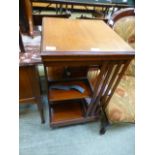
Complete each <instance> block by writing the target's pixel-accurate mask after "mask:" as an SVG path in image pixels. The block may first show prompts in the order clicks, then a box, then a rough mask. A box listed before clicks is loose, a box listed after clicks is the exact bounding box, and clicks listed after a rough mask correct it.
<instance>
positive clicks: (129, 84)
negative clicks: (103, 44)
mask: <svg viewBox="0 0 155 155" xmlns="http://www.w3.org/2000/svg"><path fill="white" fill-rule="evenodd" d="M109 24H110V26H111V27H112V29H113V30H114V31H115V32H116V33H117V34H118V35H120V36H121V37H122V38H123V39H124V40H125V41H126V42H127V43H128V44H129V45H130V46H131V47H132V48H134V47H135V10H134V9H133V8H128V9H122V10H120V11H118V12H116V13H114V15H113V16H112V17H111V20H110V21H109ZM103 110H104V111H105V113H106V117H107V121H108V122H109V123H134V122H135V60H134V59H133V60H132V61H131V63H130V64H129V66H128V68H127V70H126V72H125V74H124V75H123V77H122V79H121V81H120V84H119V85H118V87H117V88H116V90H115V93H114V95H113V97H112V98H111V101H110V103H109V104H108V105H107V106H106V107H105V106H104V107H103ZM102 132H103V133H104V132H105V123H103V126H102V129H101V133H102Z"/></svg>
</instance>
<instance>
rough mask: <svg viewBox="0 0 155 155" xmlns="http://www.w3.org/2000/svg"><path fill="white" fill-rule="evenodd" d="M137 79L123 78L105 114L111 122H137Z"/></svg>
mask: <svg viewBox="0 0 155 155" xmlns="http://www.w3.org/2000/svg"><path fill="white" fill-rule="evenodd" d="M134 90H135V78H134V77H132V76H126V75H125V76H123V78H122V79H121V82H120V83H119V85H118V87H117V88H116V90H115V93H114V95H113V96H112V98H111V100H110V103H109V104H108V105H107V107H106V109H105V112H106V115H107V117H108V120H109V122H111V123H112V122H134V121H135V91H134Z"/></svg>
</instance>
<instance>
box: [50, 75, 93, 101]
mask: <svg viewBox="0 0 155 155" xmlns="http://www.w3.org/2000/svg"><path fill="white" fill-rule="evenodd" d="M75 85H76V86H80V87H81V88H83V89H84V92H83V93H82V92H79V91H77V90H75V89H70V90H62V89H50V86H75ZM92 93H93V90H92V87H91V85H90V83H89V81H88V79H86V78H84V79H75V80H63V81H51V82H49V90H48V96H49V101H63V100H73V99H83V98H87V97H91V96H92Z"/></svg>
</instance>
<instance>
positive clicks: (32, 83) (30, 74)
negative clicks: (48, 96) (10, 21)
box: [19, 32, 45, 123]
mask: <svg viewBox="0 0 155 155" xmlns="http://www.w3.org/2000/svg"><path fill="white" fill-rule="evenodd" d="M19 46H20V52H19V103H20V104H29V103H31V104H37V106H38V110H39V112H40V117H41V122H42V123H44V122H45V118H44V114H43V103H42V97H41V89H40V81H39V74H38V69H37V65H38V64H40V63H41V58H40V55H39V54H40V51H38V50H36V48H33V45H32V46H29V48H25V47H24V43H23V40H22V36H21V33H20V32H19Z"/></svg>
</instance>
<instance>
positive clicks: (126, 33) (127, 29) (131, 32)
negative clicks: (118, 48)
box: [113, 16, 135, 76]
mask: <svg viewBox="0 0 155 155" xmlns="http://www.w3.org/2000/svg"><path fill="white" fill-rule="evenodd" d="M113 29H114V31H115V32H117V34H119V35H120V36H121V37H122V38H123V39H124V40H125V41H126V42H127V43H128V44H129V45H130V46H131V47H132V48H135V17H134V16H128V17H123V18H121V19H119V20H117V21H116V22H115V24H114V26H113ZM125 74H126V75H133V76H134V75H135V60H132V61H131V63H130V65H129V67H128V69H127V71H126V72H125Z"/></svg>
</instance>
